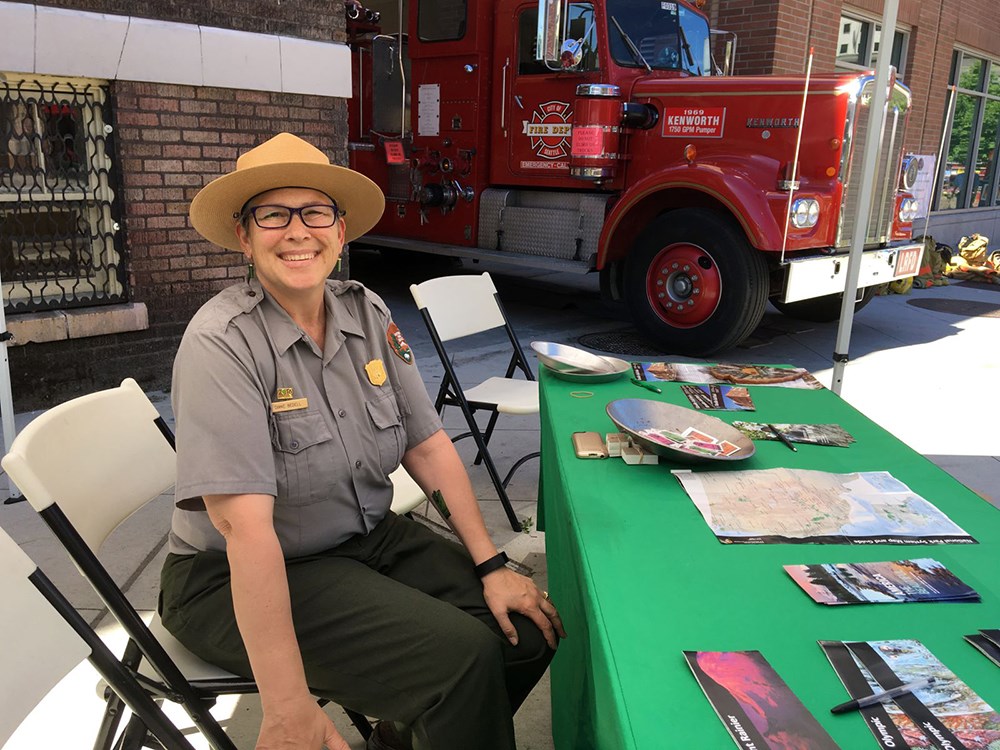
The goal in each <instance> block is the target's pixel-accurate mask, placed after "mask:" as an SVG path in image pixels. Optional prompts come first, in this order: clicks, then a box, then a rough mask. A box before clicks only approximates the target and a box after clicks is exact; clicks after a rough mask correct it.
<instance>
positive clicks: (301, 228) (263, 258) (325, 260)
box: [236, 188, 344, 311]
mask: <svg viewBox="0 0 1000 750" xmlns="http://www.w3.org/2000/svg"><path fill="white" fill-rule="evenodd" d="M329 203H330V197H329V196H327V195H326V194H325V193H321V192H320V191H318V190H312V189H309V188H278V189H276V190H269V191H267V192H266V193H261V194H260V195H257V196H255V197H254V198H253V199H252V200H251V201H250V204H249V205H248V206H247V208H253V207H254V206H262V205H279V206H287V207H289V208H301V207H302V206H309V205H315V204H329ZM236 236H237V237H238V238H239V241H240V247H241V248H242V249H243V254H244V255H246V256H247V259H248V260H250V261H252V262H253V264H254V270H255V272H256V274H257V278H258V279H259V280H260V283H261V286H263V287H264V288H265V289H266V290H267V291H268V293H270V294H271V296H272V297H274V298H275V300H277V302H278V304H280V305H281V306H282V307H284V308H285V309H286V310H289V311H290V310H291V309H292V307H298V306H299V305H300V304H301V303H304V302H307V301H312V300H314V299H317V298H318V299H320V300H321V299H322V295H323V287H324V284H325V283H326V278H327V277H328V276H329V275H330V273H331V272H332V271H333V267H334V266H335V265H336V264H337V260H338V259H339V258H340V253H341V251H342V250H343V248H344V220H343V219H337V221H336V223H334V225H333V226H332V227H326V228H313V227H307V226H306V225H305V224H303V223H302V217H301V216H299V215H298V214H295V215H293V216H292V220H291V222H290V223H289V224H288V226H287V227H283V228H281V229H262V228H261V227H259V226H257V224H256V223H255V222H254V220H253V218H249V219H248V221H247V226H246V227H245V228H244V226H243V225H242V224H237V225H236Z"/></svg>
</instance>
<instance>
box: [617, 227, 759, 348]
mask: <svg viewBox="0 0 1000 750" xmlns="http://www.w3.org/2000/svg"><path fill="white" fill-rule="evenodd" d="M767 294H768V269H767V263H766V261H765V259H764V256H763V255H762V254H761V253H759V252H758V251H756V250H754V249H753V248H752V247H751V246H750V243H749V242H747V239H746V237H745V236H744V234H743V232H742V230H741V229H740V228H739V227H738V226H737V225H736V224H735V223H734V222H733V221H732V220H731V219H730V218H729V217H727V216H724V215H722V214H720V213H718V212H716V211H711V210H708V209H703V208H685V209H678V210H675V211H669V212H667V213H665V214H661V215H660V216H658V217H657V218H656V219H654V220H653V221H652V222H651V223H650V224H649V226H648V227H647V228H646V229H645V230H644V231H643V233H642V234H640V235H639V237H638V239H637V240H636V242H635V245H634V246H633V248H632V252H631V253H630V254H629V256H628V258H627V259H626V262H625V299H626V302H627V304H628V307H629V311H630V313H631V314H632V319H633V320H634V321H635V324H636V326H637V327H638V328H639V330H640V331H641V332H642V333H643V334H645V335H646V336H647V337H648V338H650V339H651V340H652V341H654V342H655V343H657V344H658V345H659V346H661V347H663V348H664V349H665V350H666V351H667V352H669V353H675V354H685V355H689V356H699V357H700V356H705V355H708V354H712V353H714V352H717V351H720V350H722V349H727V348H729V347H732V346H735V345H736V344H738V343H740V342H741V341H742V340H743V339H745V338H746V337H747V336H749V335H750V334H751V333H752V332H753V331H754V329H755V328H756V327H757V325H758V324H759V323H760V320H761V318H762V317H763V315H764V308H765V307H766V305H767Z"/></svg>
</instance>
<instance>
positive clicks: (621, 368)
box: [542, 357, 632, 383]
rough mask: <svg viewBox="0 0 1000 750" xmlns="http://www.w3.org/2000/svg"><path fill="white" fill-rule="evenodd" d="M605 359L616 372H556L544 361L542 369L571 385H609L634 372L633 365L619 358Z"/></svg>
mask: <svg viewBox="0 0 1000 750" xmlns="http://www.w3.org/2000/svg"><path fill="white" fill-rule="evenodd" d="M604 359H605V360H607V362H608V363H609V364H611V365H614V370H613V371H612V372H577V371H573V372H571V371H569V370H555V369H553V368H551V367H549V366H548V365H547V364H546V363H545V362H544V361H543V362H542V367H544V368H545V369H546V370H548V371H549V372H551V373H552V374H553V375H555V376H556V377H557V378H559V379H560V380H568V381H570V382H571V383H607V382H608V381H611V380H617V379H618V378H620V377H621V376H622V375H624V374H625V373H627V372H631V371H632V365H630V364H629V363H628V362H626V361H625V360H624V359H618V358H617V357H604Z"/></svg>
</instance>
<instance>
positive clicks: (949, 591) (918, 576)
mask: <svg viewBox="0 0 1000 750" xmlns="http://www.w3.org/2000/svg"><path fill="white" fill-rule="evenodd" d="M785 572H786V573H788V575H790V576H791V577H792V580H793V581H795V582H796V583H797V584H799V586H801V587H802V589H803V590H804V591H805V592H806V593H807V594H809V596H810V597H812V599H813V601H816V602H819V603H820V604H873V603H884V602H978V601H979V594H977V593H976V592H975V591H974V590H973V589H972V588H970V587H969V586H967V585H966V584H964V583H962V582H961V581H960V580H959V579H958V577H957V576H956V575H955V574H954V573H952V572H951V571H950V570H948V569H947V568H946V567H945V566H944V565H942V564H941V563H939V562H938V561H937V560H932V559H930V558H920V559H917V560H896V561H895V562H870V563H830V564H821V565H786V566H785Z"/></svg>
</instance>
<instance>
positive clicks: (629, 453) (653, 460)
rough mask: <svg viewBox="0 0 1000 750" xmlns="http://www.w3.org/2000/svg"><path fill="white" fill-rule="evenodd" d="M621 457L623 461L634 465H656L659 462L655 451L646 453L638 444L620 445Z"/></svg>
mask: <svg viewBox="0 0 1000 750" xmlns="http://www.w3.org/2000/svg"><path fill="white" fill-rule="evenodd" d="M621 456H622V459H624V461H625V463H627V464H631V465H633V466H635V465H656V464H658V463H660V457H659V456H657V455H656V454H655V453H647V452H646V451H644V450H643V449H642V448H640V447H639V446H638V445H626V446H622V450H621Z"/></svg>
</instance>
